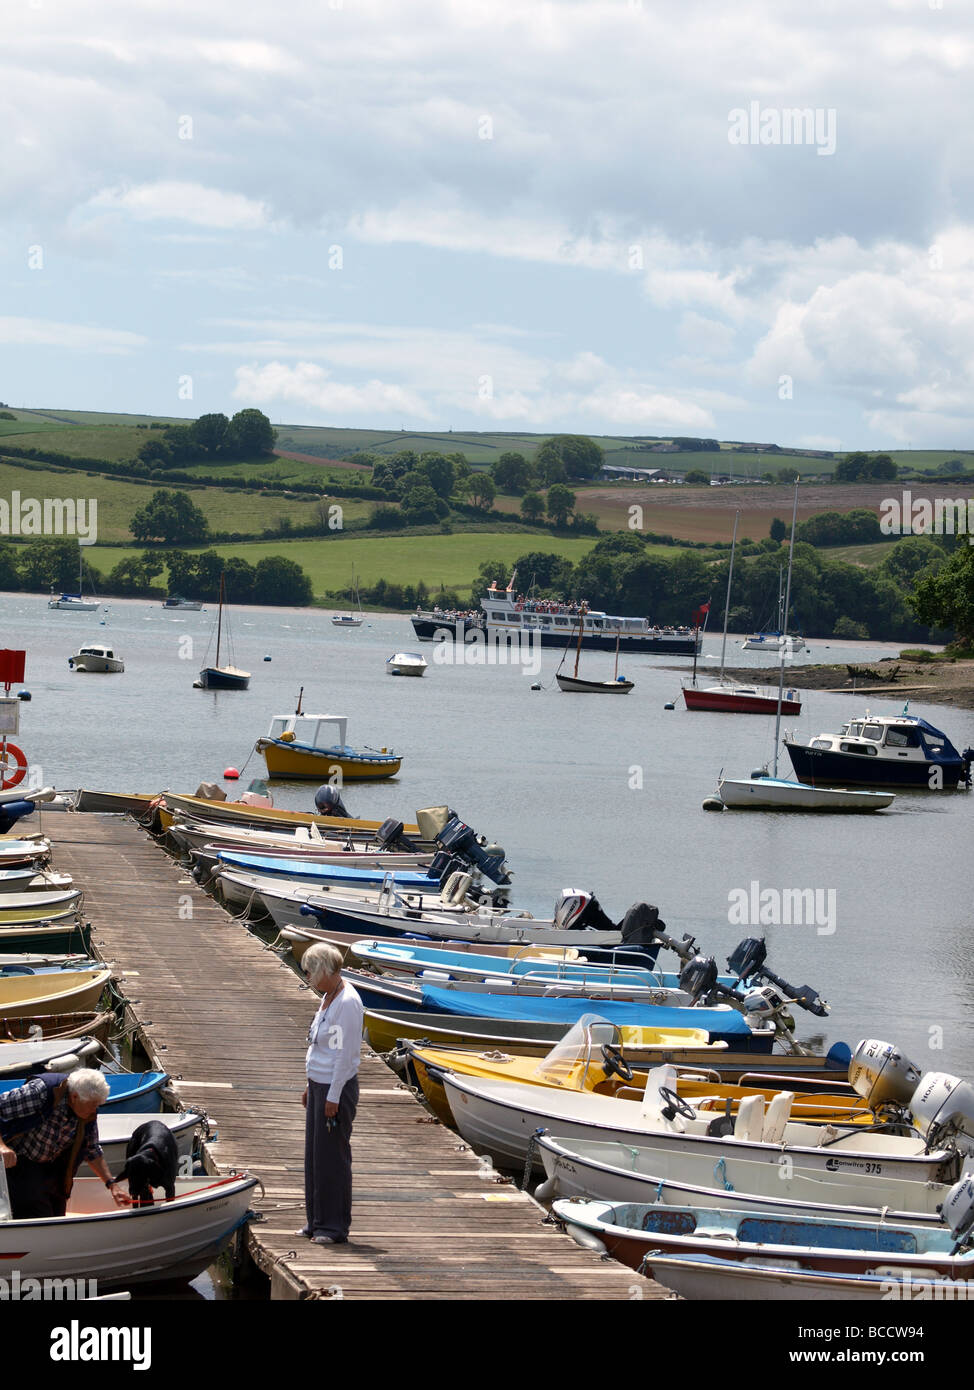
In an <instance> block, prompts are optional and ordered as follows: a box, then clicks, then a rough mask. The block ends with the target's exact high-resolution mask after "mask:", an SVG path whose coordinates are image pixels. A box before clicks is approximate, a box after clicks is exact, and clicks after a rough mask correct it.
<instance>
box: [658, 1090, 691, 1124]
mask: <svg viewBox="0 0 974 1390" xmlns="http://www.w3.org/2000/svg"><path fill="white" fill-rule="evenodd" d="M659 1095H660V1100H662V1101H663V1102H664V1103H665V1104H666V1105H667V1106H668V1107H670V1108H672V1109H673V1110H675V1111H676V1113H677V1114H678V1115H682V1116H683V1118H684V1119H685V1120H695V1119H696V1118H697V1112H696V1111H695V1110H694V1108H693V1106H692V1105H688V1104H687V1102H686V1101H685V1100H684V1099H683V1097H682V1096H678V1095H677V1093H676V1092H675V1091H671V1090H670V1088H669V1086H661V1087H660V1088H659Z"/></svg>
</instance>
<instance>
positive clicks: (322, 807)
mask: <svg viewBox="0 0 974 1390" xmlns="http://www.w3.org/2000/svg"><path fill="white" fill-rule="evenodd" d="M315 810H316V811H317V812H318V815H319V816H345V817H346V818H347V819H350V817H349V815H348V811H347V810H346V809H345V803H344V802H343V801H342V794H341V792H340V791H339V790H338V788H337V787H333V786H331V784H330V783H326V784H325V785H324V786H323V787H319V788H318V790H317V791H316V792H315Z"/></svg>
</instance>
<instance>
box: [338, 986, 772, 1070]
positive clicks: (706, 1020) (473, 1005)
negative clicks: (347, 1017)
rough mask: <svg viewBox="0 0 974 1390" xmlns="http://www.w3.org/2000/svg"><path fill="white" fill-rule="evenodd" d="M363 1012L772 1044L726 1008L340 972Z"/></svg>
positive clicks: (749, 1047) (766, 1033)
mask: <svg viewBox="0 0 974 1390" xmlns="http://www.w3.org/2000/svg"><path fill="white" fill-rule="evenodd" d="M343 974H344V975H345V976H346V977H347V978H349V979H350V980H351V982H352V984H353V985H354V986H355V989H356V991H357V993H358V994H359V995H360V996H361V999H362V1003H363V1004H364V1005H365V1007H366V1008H367V1009H379V1010H381V1009H383V1008H393V1009H396V1010H397V1011H399V1012H404V1011H406V1010H411V1011H413V1012H429V1013H431V1014H451V1015H460V1016H469V1017H472V1018H478V1017H483V1018H501V1019H510V1020H521V1019H523V1020H527V1021H528V1022H532V1021H533V1022H539V1023H544V1022H556V1023H563V1024H564V1025H565V1027H566V1028H568V1027H570V1026H571V1024H573V1023H578V1021H579V1020H580V1019H581V1018H583V1017H584V1016H585V1015H586V1014H592V1013H597V1014H598V1015H599V1017H600V1018H604V1019H607V1020H608V1021H609V1022H610V1023H617V1024H619V1025H630V1026H634V1027H638V1028H703V1029H705V1030H706V1032H707V1033H708V1034H709V1035H710V1041H711V1042H726V1043H727V1045H728V1046H729V1047H733V1048H734V1050H735V1052H754V1053H767V1052H770V1051H771V1048H772V1045H773V1043H774V1039H775V1033H774V1029H773V1028H770V1027H769V1028H764V1027H757V1028H752V1027H751V1026H750V1025H749V1024H748V1022H747V1020H746V1019H745V1018H744V1016H743V1014H740V1013H738V1012H737V1010H736V1009H730V1008H723V1009H722V1008H715V1009H707V1008H692V1009H679V1008H676V1009H675V1008H670V1007H668V1006H666V1005H663V1004H631V1003H628V1002H624V1001H622V1000H616V999H590V998H583V997H581V996H575V997H571V998H565V997H548V996H538V995H528V994H507V995H503V994H488V993H475V992H472V991H467V990H459V989H441V988H439V987H437V986H434V985H422V986H421V987H419V988H417V987H416V986H412V987H406V986H402V985H398V986H397V985H394V984H392V983H391V982H386V981H384V980H379V979H375V978H374V977H371V976H369V975H365V974H360V973H358V972H357V971H347V970H346V971H344V972H343Z"/></svg>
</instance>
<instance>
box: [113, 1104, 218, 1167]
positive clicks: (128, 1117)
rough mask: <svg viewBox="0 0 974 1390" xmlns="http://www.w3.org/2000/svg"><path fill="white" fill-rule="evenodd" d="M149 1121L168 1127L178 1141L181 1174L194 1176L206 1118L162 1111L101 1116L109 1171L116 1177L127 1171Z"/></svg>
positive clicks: (190, 1112)
mask: <svg viewBox="0 0 974 1390" xmlns="http://www.w3.org/2000/svg"><path fill="white" fill-rule="evenodd" d="M147 1120H158V1121H159V1122H160V1123H161V1124H164V1125H165V1126H166V1128H167V1129H168V1130H169V1132H170V1134H171V1135H172V1137H173V1138H174V1139H175V1141H176V1151H177V1153H178V1154H179V1160H180V1162H179V1170H178V1171H179V1172H184V1171H185V1172H188V1173H191V1172H192V1159H193V1148H194V1144H195V1140H196V1131H197V1130H198V1129H199V1127H200V1125H202V1124H205V1123H206V1122H205V1120H204V1118H203V1116H202V1115H197V1114H196V1112H195V1111H193V1110H159V1111H156V1112H155V1114H152V1115H149V1114H145V1115H136V1114H117V1115H116V1114H113V1113H112V1112H111V1111H105V1110H103V1111H101V1112H100V1113H99V1116H98V1142H99V1144H100V1145H101V1147H102V1153H103V1155H104V1158H105V1162H106V1163H107V1164H108V1171H109V1172H110V1173H111V1175H112V1177H114V1176H115V1175H116V1174H117V1173H120V1172H121V1171H122V1169H123V1168H124V1167H125V1150H126V1147H127V1146H128V1142H129V1140H130V1139H131V1137H132V1135H133V1133H134V1132H135V1130H137V1129H138V1128H139V1126H140V1125H143V1124H145V1123H146V1121H147Z"/></svg>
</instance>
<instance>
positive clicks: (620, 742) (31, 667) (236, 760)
mask: <svg viewBox="0 0 974 1390" xmlns="http://www.w3.org/2000/svg"><path fill="white" fill-rule="evenodd" d="M0 613H2V616H3V619H4V637H3V645H4V646H7V647H13V648H19V647H24V648H26V649H27V652H28V657H27V676H26V680H25V686H26V687H27V688H28V689H29V690H30V691H31V692H32V696H33V700H32V702H31V703H30V704H25V705H24V706H23V708H22V711H21V715H22V718H21V734H20V737H19V738H18V740H17V741H18V742H19V744H20V745H21V746H22V747H23V748H24V749H25V751H26V752H27V754H28V756H29V758H30V760H31V763H32V764H33V765H34V766H35V768H37V769H38V770H39V773H40V774H41V780H43V781H44V782H47V783H52V784H54V785H56V786H58V787H59V788H62V789H67V788H69V787H77V786H86V787H91V788H96V789H100V790H115V791H141V792H157V791H159V790H161V789H163V788H171V789H172V790H174V791H176V790H178V791H193V790H195V788H196V786H197V784H198V783H199V782H200V781H202V780H219V779H220V777H221V775H222V772H223V770H224V768H226V767H227V766H230V765H232V766H235V767H237V768H240V769H242V770H243V774H244V775H243V779H242V781H241V783H240V784H238V785H239V786H241V787H243V786H245V785H246V783H247V782H248V781H249V780H250V778H251V777H257V776H262V775H263V772H264V768H263V763H262V761H261V760H260V759H258V757H257V755H256V754H252V751H251V750H252V749H253V744H254V740H255V739H256V738H257V737H258V736H259V735H261V734H263V733H266V732H267V728H268V725H269V722H270V719H271V718H272V716H274V715H277V714H282V713H287V712H291V711H293V709H294V705H295V699H296V696H297V693H298V689H299V687H301V686H304V692H305V693H304V708H305V710H306V711H309V712H312V713H325V714H344V715H347V716H348V719H349V728H348V740H349V742H350V743H351V744H352V745H353V746H363V745H369V746H371V747H373V748H379V747H383V746H385V747H391V748H395V749H396V750H397V751H401V752H402V753H403V755H404V762H403V767H402V771H401V773H400V775H399V777H398V779H397V780H396V781H395V782H391V783H375V784H372V785H368V784H366V785H362V784H350V785H349V786H347V787H346V789H345V800H346V803H347V804H348V806H349V809H350V812H351V813H352V814H353V815H361V816H367V817H374V818H379V819H382V818H384V817H386V816H388V815H395V816H397V817H398V818H400V819H402V820H405V821H409V820H412V819H413V813H414V812H415V810H416V808H417V807H421V806H429V805H439V804H443V803H449V804H450V805H451V806H452V807H453V808H454V809H455V810H456V811H457V812H458V813H459V815H460V816H461V817H462V818H463V819H465V820H467V821H468V822H469V823H470V824H472V825H473V826H474V827H475V828H476V829H477V830H478V831H482V832H484V833H485V834H487V835H488V836H489V837H490V838H492V839H496V840H498V841H499V842H500V843H502V844H503V845H504V846H505V848H506V850H507V853H508V857H509V860H510V863H511V866H512V868H513V870H514V874H515V878H514V882H515V890H514V897H513V901H514V903H515V905H516V906H518V907H521V908H527V909H529V910H530V911H532V912H535V913H536V914H539V915H541V914H543V915H546V916H547V915H550V912H551V909H552V906H553V904H554V900H555V896H556V894H557V892H558V891H559V890H560V889H561V888H563V887H581V888H585V889H594V890H595V891H596V892H597V893H598V895H599V898H600V901H601V902H602V904H603V906H604V907H605V909H606V911H607V912H608V913H609V914H610V916H613V917H616V918H619V917H621V916H622V914H623V913H624V911H625V910H626V908H627V907H628V906H629V905H630V904H631V903H632V902H634V901H637V900H641V899H642V900H647V901H650V902H653V903H656V904H657V905H658V906H659V908H660V911H661V914H662V916H663V918H664V919H665V921H666V923H667V926H668V928H669V929H670V931H675V932H677V933H680V932H684V931H690V932H693V933H695V934H696V936H697V938H698V941H699V943H700V945H701V946H702V947H703V948H704V950H705V951H706V952H707V953H713V954H715V955H716V956H717V958H718V963H719V964H720V965H721V966H723V963H724V959H725V957H726V955H727V953H728V952H729V951H730V950H731V949H732V948H733V946H734V945H735V944H736V943H737V941H738V940H739V939H740V938H742V937H744V936H749V935H766V936H767V938H768V942H769V963H770V964H771V966H772V968H773V969H776V970H777V971H778V972H779V973H781V974H782V975H784V976H785V978H786V979H789V980H791V981H792V982H793V983H796V984H802V983H809V984H812V985H814V986H815V987H816V988H818V989H819V990H820V991H821V992H822V994H823V995H824V996H825V997H826V998H827V999H828V1000H829V1002H830V1003H831V1005H832V1016H831V1018H829V1019H827V1020H823V1021H822V1023H824V1028H823V1027H822V1024H820V1023H819V1021H818V1020H816V1019H814V1018H812V1017H811V1016H810V1015H807V1014H799V1024H800V1033H801V1036H802V1037H803V1038H805V1039H806V1040H812V1039H814V1038H816V1037H818V1038H821V1037H823V1036H824V1037H825V1038H827V1040H828V1041H835V1040H836V1039H838V1038H844V1039H845V1040H846V1041H848V1042H850V1043H852V1044H854V1043H855V1042H856V1040H857V1039H858V1038H861V1037H879V1038H883V1039H886V1040H888V1041H891V1042H896V1043H899V1044H900V1045H901V1046H902V1047H903V1048H905V1049H906V1051H907V1052H908V1054H910V1055H911V1056H912V1057H913V1058H914V1060H915V1061H916V1062H917V1064H918V1065H919V1066H921V1068H922V1069H924V1070H931V1069H935V1070H945V1071H952V1072H957V1073H959V1074H961V1075H964V1076H967V1077H971V1078H974V1008H972V1004H971V989H972V983H974V955H972V951H971V941H972V937H974V905H972V891H971V866H972V853H971V850H972V844H974V837H972V829H971V823H972V816H974V797H972V796H971V795H970V794H969V793H966V792H954V793H948V792H943V793H939V794H936V793H915V794H901V795H900V796H899V797H898V798H897V801H896V802H895V803H894V806H893V808H891V810H890V811H888V812H885V813H882V814H880V815H871V816H848V817H846V816H814V815H794V814H792V815H788V814H768V813H744V812H741V813H733V812H724V813H723V814H720V815H717V814H708V813H706V812H705V811H703V810H702V808H701V802H702V801H703V799H704V797H706V796H707V795H708V794H710V793H711V792H712V791H713V789H714V786H715V782H716V777H717V774H718V772H719V771H720V770H721V768H723V769H725V770H726V771H727V773H728V775H734V776H740V775H747V774H748V773H749V772H750V771H751V769H752V768H754V767H756V766H760V765H761V764H762V763H764V762H765V761H766V760H767V759H768V758H770V757H771V756H772V754H773V739H774V720H773V719H771V718H765V717H761V716H743V715H741V716H737V715H718V714H699V713H698V714H688V713H687V712H686V711H685V710H684V709H683V707H682V701H679V700H678V697H679V692H680V682H681V670H674V669H672V668H673V665H674V661H675V659H674V658H672V657H652V656H647V655H634V656H632V657H628V658H625V659H624V660H623V663H622V672H623V674H625V675H626V676H627V677H628V678H629V679H631V680H634V681H635V683H636V685H635V689H634V690H633V691H632V693H631V694H629V695H627V696H624V697H619V698H614V699H612V700H608V699H599V698H597V697H595V696H589V697H585V696H568V695H565V694H562V693H560V692H559V691H558V689H557V687H556V686H555V685H554V681H553V674H554V669H555V667H556V666H557V664H558V661H559V653H558V652H557V651H545V652H539V653H536V654H535V655H536V657H537V659H538V660H539V661H540V669H539V670H538V672H537V673H535V674H532V673H531V672H530V670H529V669H526V668H525V667H524V666H523V665H511V664H497V665H490V664H479V665H473V664H463V665H461V664H449V665H448V664H439V663H437V662H436V661H435V660H434V649H433V648H432V647H431V646H429V645H424V646H423V647H422V648H420V647H419V646H418V645H417V643H416V641H415V638H414V636H413V632H412V628H411V626H410V624H409V621H408V618H406V617H404V616H398V615H387V616H370V617H368V618H367V620H366V625H365V626H363V627H362V628H360V629H357V630H350V631H339V630H336V629H334V628H333V627H332V625H331V623H330V621H329V618H328V615H327V614H325V613H323V612H322V611H320V610H284V609H280V610H276V609H266V608H240V609H235V610H234V612H233V615H232V624H233V636H234V657H235V664H237V665H239V666H242V667H243V668H244V669H246V670H248V671H250V672H251V673H252V680H251V684H250V689H249V691H247V692H234V691H220V692H215V691H201V690H194V689H193V681H194V679H195V678H196V676H197V673H198V671H199V668H200V666H201V665H203V664H204V653H205V650H206V646H207V642H208V640H209V639H210V637H211V634H212V631H213V629H214V627H215V614H214V613H213V612H211V611H204V612H201V613H171V612H166V611H165V610H163V609H162V607H161V606H160V605H159V604H158V603H155V604H153V603H149V602H146V601H135V600H132V601H118V600H114V601H112V602H111V604H110V606H109V607H108V608H107V609H101V610H99V611H98V612H97V613H92V614H87V613H65V612H59V611H51V610H48V608H47V605H46V601H45V600H44V599H39V598H36V597H32V596H30V597H29V596H25V595H22V594H10V595H0ZM90 642H103V643H105V644H106V645H110V646H112V647H114V649H115V650H116V654H118V655H120V656H122V657H123V658H124V660H125V665H126V669H125V673H124V674H123V675H118V676H94V675H81V674H75V673H74V672H72V671H69V669H68V664H67V662H68V657H69V656H70V655H72V654H73V653H74V652H76V651H77V650H78V648H79V646H81V645H83V644H86V643H90ZM738 642H739V639H737V641H734V640H733V639H732V641H731V643H730V644H729V655H728V663H729V664H733V665H738V666H740V665H745V664H749V663H750V664H754V665H760V664H765V663H766V661H767V658H766V657H764V658H762V656H761V654H760V653H756V654H750V653H742V652H741V650H740V646H739V645H738ZM403 650H406V651H409V650H422V651H423V653H424V655H425V656H426V659H427V661H428V662H429V663H430V666H429V670H428V671H427V673H426V675H425V677H424V678H423V679H421V680H408V679H401V678H400V679H391V678H390V677H389V676H388V675H387V673H386V671H385V662H386V659H387V658H388V657H389V656H391V655H392V654H393V653H394V652H396V651H403ZM719 650H720V636H719V634H718V635H708V636H707V637H706V638H705V645H704V656H703V657H702V659H701V663H700V664H701V666H702V667H703V669H704V670H705V671H706V670H708V669H709V670H714V669H715V668H716V666H717V659H716V658H717V656H718V654H719ZM895 654H896V648H895V647H893V646H889V647H887V646H883V645H881V644H875V643H847V642H836V641H832V642H830V643H828V644H824V643H817V642H814V641H813V642H812V643H811V646H810V651H809V652H806V653H802V654H801V656H800V657H799V658H797V663H798V664H804V663H805V662H808V661H821V660H831V661H835V660H840V661H845V660H849V661H862V660H873V661H875V660H877V659H878V658H879V657H881V656H883V655H895ZM265 656H268V657H270V658H271V660H270V661H265V660H264V658H265ZM210 657H211V658H212V652H211V653H210ZM223 659H224V660H226V653H224V658H223ZM686 666H687V668H689V663H688V662H687V663H686ZM611 670H612V658H611V656H606V655H603V654H600V653H583V654H582V666H581V672H582V674H588V675H592V676H593V677H595V678H596V679H608V678H609V677H610V676H611ZM535 681H540V682H541V683H542V685H544V686H545V687H546V688H545V689H543V690H532V688H531V687H532V684H533V683H534V682H535ZM905 698H906V697H905V696H904V695H894V696H891V697H890V698H888V699H885V698H883V697H881V696H869V697H857V696H852V695H847V694H842V695H829V694H825V693H822V692H817V691H809V692H805V693H804V696H803V699H804V709H803V712H802V715H801V717H800V718H798V719H788V720H786V721H785V727H786V728H789V729H790V728H796V729H798V730H800V731H801V732H802V733H803V734H805V735H808V734H815V733H818V732H819V731H821V730H832V729H835V728H837V727H838V725H839V723H840V722H842V721H844V720H845V719H847V718H848V717H850V716H851V715H856V714H861V713H862V712H863V710H864V709H865V708H867V707H868V708H870V709H872V710H873V712H877V713H879V712H885V713H895V712H898V711H900V710H901V709H902V708H903V703H904V699H905ZM670 700H677V701H678V703H677V708H676V709H674V710H666V709H665V708H664V705H665V704H666V702H667V701H670ZM910 710H911V713H917V714H922V715H924V716H925V717H926V718H927V719H929V720H930V721H931V722H932V723H933V724H934V725H936V726H937V727H939V728H942V729H943V730H944V731H945V732H946V733H947V734H948V736H949V737H950V739H951V740H952V742H953V743H954V744H955V746H956V747H958V748H963V747H965V746H967V745H969V744H974V712H971V711H965V710H955V709H953V708H952V707H950V706H949V705H944V706H933V705H930V706H925V705H924V704H923V703H922V702H921V701H918V700H913V699H911V703H910ZM782 767H783V770H784V774H785V775H790V764H789V762H788V760H787V756H786V755H784V754H783V755H782ZM227 785H228V789H229V787H230V785H231V784H227ZM313 791H314V789H313V787H311V786H309V785H302V784H295V785H284V786H279V785H278V784H275V787H274V797H275V801H276V804H277V805H280V806H288V807H294V808H309V807H310V806H311V803H312V798H313ZM752 884H756V885H758V891H763V890H767V889H772V890H777V891H779V892H781V891H783V890H788V889H792V890H794V889H799V890H803V889H811V890H813V892H814V893H816V894H817V895H818V897H817V904H818V916H817V920H812V921H807V922H806V923H805V924H803V925H785V924H783V923H782V922H781V921H780V919H779V921H778V922H777V923H776V924H770V925H761V924H759V923H758V922H754V923H750V924H749V923H747V922H743V923H742V922H740V921H738V922H734V921H731V920H729V914H730V912H731V905H732V901H733V902H737V901H738V900H739V899H740V898H741V897H743V896H747V897H748V898H749V897H750V894H751V885H752ZM664 959H665V957H664ZM819 1029H821V1031H818V1030H819Z"/></svg>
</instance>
